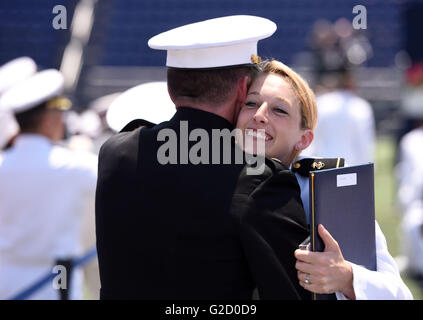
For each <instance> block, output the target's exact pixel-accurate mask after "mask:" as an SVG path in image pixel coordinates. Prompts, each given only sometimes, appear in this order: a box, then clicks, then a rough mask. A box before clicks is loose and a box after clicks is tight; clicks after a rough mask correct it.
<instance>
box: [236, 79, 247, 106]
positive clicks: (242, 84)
mask: <svg viewBox="0 0 423 320" xmlns="http://www.w3.org/2000/svg"><path fill="white" fill-rule="evenodd" d="M247 92H248V76H245V77H243V78H241V79H240V80H239V81H238V85H237V102H239V103H240V104H241V106H243V105H244V103H245V99H246V98H247Z"/></svg>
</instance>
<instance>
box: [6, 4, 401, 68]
mask: <svg viewBox="0 0 423 320" xmlns="http://www.w3.org/2000/svg"><path fill="white" fill-rule="evenodd" d="M405 2H407V1H395V0H369V1H350V0H260V1H257V0H254V1H252V0H243V1H239V0H212V1H208V0H207V1H206V0H99V1H98V2H97V5H96V18H95V22H94V27H93V32H92V35H91V39H90V42H89V50H88V56H87V62H89V64H90V65H106V66H109V65H110V66H123V65H129V66H162V65H164V62H165V54H164V53H163V52H160V51H155V50H152V49H150V48H148V46H147V41H148V39H149V38H150V37H152V36H154V35H155V34H157V33H160V32H163V31H166V30H168V29H170V28H174V27H177V26H180V25H182V24H187V23H192V22H197V21H200V20H204V19H209V18H215V17H219V16H224V15H233V14H250V15H258V16H262V17H266V18H269V19H271V20H273V21H275V22H276V23H277V25H278V30H277V31H276V33H275V34H274V36H273V37H271V38H270V39H267V40H264V41H261V43H260V48H259V54H260V55H262V56H264V57H274V58H277V59H281V60H283V61H285V62H287V63H291V62H292V60H293V57H294V55H295V54H296V53H298V52H300V51H302V50H304V49H306V47H307V36H308V34H309V32H310V29H311V27H312V25H313V23H314V22H315V21H316V20H317V19H322V18H324V19H328V20H330V21H335V20H337V19H338V18H340V17H345V18H347V19H348V20H350V21H352V20H353V18H354V14H353V13H352V8H353V7H354V6H355V5H357V4H362V5H365V6H366V8H367V30H366V34H367V35H368V37H369V39H370V41H371V44H372V46H373V50H374V55H373V57H372V59H371V60H370V61H368V63H367V65H368V66H377V67H379V66H380V67H386V66H391V65H393V63H394V57H395V55H396V53H397V52H398V51H399V50H401V49H403V48H405V43H404V27H403V22H402V21H403V16H404V14H403V9H402V7H403V5H404V3H405ZM76 3H77V1H76V0H61V1H60V2H59V1H55V0H37V1H34V0H32V1H31V0H13V1H5V0H2V1H0V64H2V63H5V62H6V61H8V60H10V59H13V58H15V57H18V56H22V55H29V56H31V57H33V58H34V59H35V61H36V62H37V63H38V64H39V65H40V67H41V68H43V67H44V68H45V67H58V66H59V65H60V59H61V55H62V53H63V48H64V46H65V44H66V42H67V40H68V39H69V29H68V30H55V29H54V28H53V27H52V21H53V18H54V14H53V13H52V8H53V7H54V6H55V5H57V4H61V5H64V6H66V7H67V9H68V27H70V22H71V18H72V14H73V9H74V7H75V4H76Z"/></svg>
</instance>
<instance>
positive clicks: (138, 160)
mask: <svg viewBox="0 0 423 320" xmlns="http://www.w3.org/2000/svg"><path fill="white" fill-rule="evenodd" d="M181 121H188V123H189V130H190V132H191V131H192V130H193V129H195V128H202V129H204V130H206V131H207V132H208V134H209V137H211V136H212V129H225V128H226V129H229V130H232V129H233V126H232V125H231V124H230V123H229V122H228V121H227V120H225V119H223V118H221V117H219V116H217V115H214V114H211V113H208V112H205V111H201V110H197V109H192V108H178V111H177V112H176V114H175V116H174V117H173V118H172V119H171V120H170V121H167V122H163V123H161V124H159V125H155V126H152V127H151V128H148V127H138V128H136V127H137V126H138V125H137V124H136V122H135V125H134V124H130V125H129V126H127V128H126V129H124V130H123V132H121V133H119V134H116V135H115V136H113V137H112V138H110V139H109V140H108V141H107V142H106V143H105V144H104V145H103V146H102V148H101V151H100V156H99V177H98V184H97V194H96V233H97V250H98V259H99V268H100V280H101V294H100V297H101V299H251V297H252V292H253V290H254V288H258V292H259V295H260V298H261V299H309V298H310V293H309V292H307V291H305V290H304V289H303V288H302V287H301V286H300V285H299V282H298V279H297V271H296V269H295V261H296V260H295V257H294V251H295V249H297V247H298V245H299V244H300V243H301V242H302V241H303V240H304V239H305V238H306V237H307V236H308V235H309V232H308V229H307V223H306V218H305V213H304V210H303V207H302V203H301V198H300V189H299V186H298V183H297V180H296V178H295V175H294V174H293V173H292V172H291V171H290V170H288V168H286V167H285V166H284V165H282V164H281V163H279V162H277V161H273V160H267V159H266V165H265V170H264V173H263V174H261V175H248V174H247V173H246V168H247V165H246V164H245V163H241V164H236V163H235V161H232V164H219V165H216V164H214V165H213V164H200V165H194V164H192V163H188V164H167V165H162V164H160V163H159V162H158V160H157V152H158V149H159V147H160V146H161V145H162V144H163V143H164V142H163V141H157V140H158V139H157V136H158V133H159V132H160V130H162V129H165V128H168V129H169V128H170V129H172V130H174V131H175V132H176V133H178V135H179V130H180V124H181ZM181 137H182V136H181ZM178 139H179V136H178ZM178 143H179V141H178ZM195 143H196V142H195V141H194V142H190V144H189V147H191V146H192V145H193V144H195ZM231 148H232V149H231V152H233V151H234V149H235V148H236V146H235V145H232V146H231ZM210 153H212V148H211V141H210ZM178 157H179V155H178ZM178 159H179V158H178ZM210 159H211V155H210Z"/></svg>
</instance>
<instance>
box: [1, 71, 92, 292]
mask: <svg viewBox="0 0 423 320" xmlns="http://www.w3.org/2000/svg"><path fill="white" fill-rule="evenodd" d="M63 83H64V81H63V76H62V75H61V73H60V72H58V71H57V70H53V69H50V70H45V71H42V72H39V73H36V74H35V75H33V76H31V77H30V78H28V79H26V80H24V81H22V82H20V83H18V84H16V85H15V86H13V87H12V88H11V89H9V90H8V91H7V92H6V93H4V94H3V95H2V96H1V98H0V110H9V111H11V112H13V113H14V115H15V117H16V120H17V122H18V124H19V126H20V129H21V132H20V134H19V136H18V137H17V138H16V141H15V143H14V145H13V146H12V147H11V148H10V149H8V150H7V151H5V152H4V153H3V155H2V158H1V159H0V261H1V264H0V299H8V298H11V297H13V296H15V295H16V294H18V293H20V292H21V291H22V290H24V289H26V288H27V287H28V286H30V285H32V284H33V283H34V282H35V281H37V280H39V278H40V277H43V276H44V275H46V274H47V273H51V272H52V271H53V267H54V266H55V265H56V264H57V261H61V262H63V263H64V265H65V266H67V264H66V262H67V263H69V262H70V261H71V259H73V258H75V257H79V256H80V255H81V254H82V248H81V223H82V217H81V215H82V213H83V212H84V210H85V205H86V203H87V202H88V201H90V199H93V197H94V192H95V184H96V176H97V158H96V157H95V156H94V155H92V154H88V153H84V152H71V151H70V150H69V149H66V148H63V147H60V146H58V145H56V143H57V142H59V141H60V140H61V139H62V138H63V134H64V124H63V119H62V117H63V112H64V110H66V109H68V108H69V106H70V102H69V100H67V99H65V98H63V97H62V96H61V94H62V92H63ZM68 270H69V269H68ZM71 271H72V270H69V273H68V276H69V275H70V276H71V277H70V282H68V283H67V288H68V289H69V291H67V290H57V289H54V287H53V284H52V283H47V284H46V285H45V286H44V287H42V289H40V290H39V291H37V292H35V293H34V294H33V295H32V296H30V297H29V298H30V299H59V298H60V297H61V298H62V299H66V298H71V299H81V298H82V281H83V279H82V274H81V270H80V269H76V270H73V271H72V272H71ZM67 294H69V296H68V297H67Z"/></svg>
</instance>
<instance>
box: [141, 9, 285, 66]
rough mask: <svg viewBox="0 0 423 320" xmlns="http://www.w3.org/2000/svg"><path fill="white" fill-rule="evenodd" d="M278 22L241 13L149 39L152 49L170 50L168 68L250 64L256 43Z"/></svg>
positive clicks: (268, 34) (265, 36)
mask: <svg viewBox="0 0 423 320" xmlns="http://www.w3.org/2000/svg"><path fill="white" fill-rule="evenodd" d="M276 28H277V27H276V24H275V23H274V22H272V21H270V20H268V19H265V18H260V17H255V16H247V15H238V16H228V17H221V18H216V19H210V20H206V21H202V22H197V23H193V24H188V25H185V26H182V27H179V28H176V29H172V30H169V31H167V32H163V33H161V34H159V35H156V36H154V37H153V38H151V39H150V40H149V41H148V45H149V47H150V48H153V49H159V50H167V61H166V65H167V66H168V67H174V68H190V69H191V68H192V69H201V68H217V67H225V66H235V65H243V64H251V63H252V62H254V61H252V57H253V56H256V55H257V42H258V41H259V40H261V39H265V38H268V37H270V36H271V35H272V34H273V33H274V32H275V31H276Z"/></svg>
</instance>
